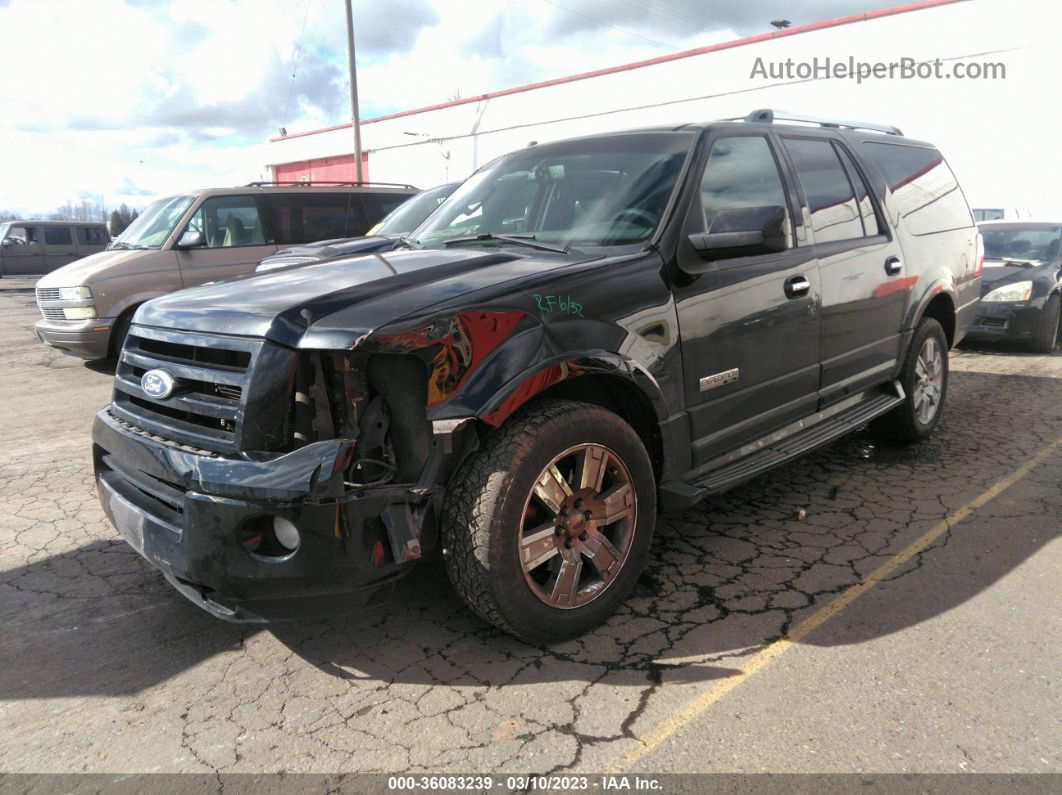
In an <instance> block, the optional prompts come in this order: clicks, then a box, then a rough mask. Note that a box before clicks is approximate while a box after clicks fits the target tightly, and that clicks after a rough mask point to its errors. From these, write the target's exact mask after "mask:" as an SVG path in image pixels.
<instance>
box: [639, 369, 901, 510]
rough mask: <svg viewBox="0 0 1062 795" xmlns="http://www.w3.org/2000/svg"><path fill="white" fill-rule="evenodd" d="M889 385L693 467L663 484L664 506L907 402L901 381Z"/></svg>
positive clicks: (745, 476)
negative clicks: (687, 475)
mask: <svg viewBox="0 0 1062 795" xmlns="http://www.w3.org/2000/svg"><path fill="white" fill-rule="evenodd" d="M887 388H888V389H889V390H890V392H891V394H890V393H889V392H881V391H874V392H871V393H869V394H866V393H865V394H863V395H856V396H854V397H852V398H849V399H848V400H845V401H842V402H841V403H839V404H837V405H834V406H830V407H828V408H826V409H823V410H822V411H820V412H818V413H817V414H813V415H811V416H810V417H805V418H804V419H802V420H798V421H796V422H794V423H792V424H790V425H787V426H786V427H785V428H782V429H781V430H778V431H775V432H774V433H772V434H768V435H767V436H765V437H763V438H762V439H759V440H757V441H755V442H752V443H750V444H747V445H744V446H743V447H741V448H739V449H738V450H735V451H733V452H731V453H728V454H727V455H725V456H721V457H720V458H717V459H715V460H714V461H710V462H709V463H708V464H706V465H704V466H703V467H700V468H699V473H700V476H699V477H698V474H697V472H695V473H694V479H692V482H684V481H672V482H670V483H664V484H661V486H660V503H661V508H662V509H663V510H673V509H677V508H684V507H689V506H690V505H693V504H694V503H696V502H697V501H698V500H700V499H702V498H703V497H706V496H708V495H709V494H716V493H718V492H720V491H726V490H727V489H730V488H733V487H734V486H736V485H738V484H739V483H743V482H744V481H746V480H749V479H750V478H754V477H756V476H757V475H760V474H762V473H764V472H766V471H767V470H769V469H773V468H774V467H776V466H778V465H780V464H784V463H786V462H787V461H791V460H792V459H794V458H797V457H798V456H801V455H803V454H804V453H807V452H810V451H811V450H814V449H815V448H816V447H821V446H822V445H824V444H829V443H830V442H832V441H834V440H835V439H839V438H840V437H842V436H844V435H845V434H848V433H851V432H852V431H854V430H856V429H857V428H859V427H861V426H863V425H865V424H866V423H868V422H870V420H872V419H874V418H875V417H880V416H881V415H882V414H885V413H886V412H888V411H889V410H890V409H893V408H895V407H896V406H898V405H899V404H901V403H903V401H904V398H905V397H906V395H905V394H904V391H903V387H901V386H900V383H899V381H893V382H892V383H891V384H890V385H889V387H887Z"/></svg>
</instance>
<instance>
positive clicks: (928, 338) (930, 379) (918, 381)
mask: <svg viewBox="0 0 1062 795" xmlns="http://www.w3.org/2000/svg"><path fill="white" fill-rule="evenodd" d="M900 385H901V386H902V387H903V391H904V393H905V395H906V397H905V398H904V401H903V403H901V404H900V405H898V406H897V407H896V408H894V409H892V410H891V411H890V412H889V413H887V414H885V415H883V416H882V417H879V418H878V419H877V420H875V421H874V423H873V425H872V427H873V430H874V431H875V432H876V433H877V434H878V435H879V436H881V437H883V438H884V439H886V440H888V441H893V442H902V443H908V442H920V441H922V440H923V439H927V438H928V437H929V435H930V434H931V433H933V429H934V428H936V427H937V423H938V422H939V421H940V415H941V412H942V411H943V409H944V397H945V396H946V395H947V392H948V338H947V336H946V335H945V334H944V329H943V328H942V327H941V325H940V323H938V322H937V321H936V320H934V319H933V318H931V317H926V318H922V322H921V323H919V324H918V327H917V328H916V329H915V333H914V336H913V337H912V338H911V346H910V347H909V348H908V349H907V358H906V359H904V364H903V369H902V370H900Z"/></svg>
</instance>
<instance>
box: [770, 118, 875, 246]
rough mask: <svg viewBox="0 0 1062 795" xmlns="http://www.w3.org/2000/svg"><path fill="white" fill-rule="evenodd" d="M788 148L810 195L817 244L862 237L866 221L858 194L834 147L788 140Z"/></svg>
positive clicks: (809, 202) (812, 224)
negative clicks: (857, 197)
mask: <svg viewBox="0 0 1062 795" xmlns="http://www.w3.org/2000/svg"><path fill="white" fill-rule="evenodd" d="M785 147H786V149H788V150H789V154H790V155H791V156H792V158H793V164H794V165H795V166H796V170H797V175H798V176H799V177H800V184H801V185H803V186H804V193H805V194H806V195H807V200H808V211H809V212H810V213H811V229H812V232H813V233H814V235H815V242H816V243H829V242H830V241H833V240H851V239H853V238H859V237H862V236H863V220H862V216H861V215H860V213H859V205H858V204H857V203H856V196H855V191H854V190H853V188H852V183H851V182H850V181H849V179H848V174H847V173H846V172H845V170H844V167H843V166H842V165H841V161H840V159H839V158H838V155H837V151H836V150H835V149H834V147H833V144H832V143H830V142H829V141H827V140H807V139H798V138H788V139H786V142H785ZM863 194H864V196H865V195H866V189H864V190H863Z"/></svg>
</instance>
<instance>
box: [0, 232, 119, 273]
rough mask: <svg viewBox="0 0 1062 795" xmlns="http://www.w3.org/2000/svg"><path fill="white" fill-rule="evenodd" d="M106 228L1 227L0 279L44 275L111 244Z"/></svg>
mask: <svg viewBox="0 0 1062 795" xmlns="http://www.w3.org/2000/svg"><path fill="white" fill-rule="evenodd" d="M110 241H111V236H110V234H109V233H108V232H107V224H103V223H94V222H91V221H5V222H4V223H0V276H2V275H5V274H9V275H11V274H38V273H47V272H48V271H51V270H55V269H56V268H59V267H62V266H63V265H67V264H69V263H71V262H73V261H74V260H76V259H80V258H81V257H85V256H88V255H89V254H95V253H96V252H97V251H103V249H105V248H106V247H107V244H108V243H110Z"/></svg>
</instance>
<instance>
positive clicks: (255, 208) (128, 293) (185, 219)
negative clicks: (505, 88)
mask: <svg viewBox="0 0 1062 795" xmlns="http://www.w3.org/2000/svg"><path fill="white" fill-rule="evenodd" d="M415 193H417V189H416V188H414V187H412V186H409V185H384V184H378V183H373V184H367V183H363V184H353V183H342V184H335V183H329V184H323V183H294V184H293V183H288V184H286V185H280V184H277V183H257V182H256V183H251V184H250V185H247V186H244V187H241V188H213V189H210V190H200V191H194V192H192V193H186V194H181V195H179V196H168V197H166V198H164V199H159V200H158V201H156V202H154V203H152V204H150V205H149V206H148V207H147V208H145V210H144V211H143V212H142V213H141V214H140V215H139V216H138V217H137V219H136V220H135V221H133V223H132V224H130V225H129V227H128V228H127V229H126V230H125V231H124V232H122V233H121V234H120V235H119V236H118V237H117V238H115V239H114V241H113V242H111V244H110V245H109V246H107V250H105V251H101V252H99V253H97V254H94V255H92V256H90V257H85V258H84V259H81V260H78V261H77V262H74V263H72V264H70V265H67V266H65V267H62V268H59V269H58V270H55V271H52V272H51V273H48V274H47V275H45V276H44V277H43V278H41V279H40V281H38V282H37V305H38V307H40V310H41V314H42V315H43V318H42V319H41V320H39V321H37V324H36V327H35V328H36V332H37V336H38V337H39V338H40V340H41V342H44V343H46V344H48V345H51V346H52V347H53V348H57V349H59V350H61V351H64V352H65V353H69V354H72V355H74V356H80V357H81V358H83V359H102V358H105V357H106V356H108V355H109V354H111V353H116V352H117V351H119V350H121V346H122V342H123V340H124V339H125V334H126V332H127V331H128V329H129V323H130V321H131V320H132V317H133V313H134V312H135V311H136V308H137V307H138V306H140V304H142V303H144V301H147V300H148V299H151V298H155V297H157V296H160V295H165V294H166V293H170V292H173V291H174V290H180V289H182V288H184V287H192V286H194V285H197V284H203V283H204V282H214V281H219V280H221V279H227V278H230V277H232V276H239V275H240V274H243V273H250V272H251V271H253V270H254V268H255V265H257V264H258V262H259V261H260V260H261V259H262V258H263V257H266V256H268V255H270V254H272V253H273V252H275V251H276V250H277V248H278V247H280V246H289V245H292V244H299V243H309V242H312V241H315V240H325V239H327V238H336V237H352V236H357V235H364V234H365V232H367V231H368V229H369V228H370V227H371V226H373V224H375V223H376V222H377V221H379V220H380V219H382V218H383V217H384V216H385V215H387V214H388V213H389V212H391V210H393V209H394V208H395V207H397V206H398V205H400V204H401V203H402V202H404V201H405V200H406V199H408V198H409V197H410V196H412V195H414V194H415Z"/></svg>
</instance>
